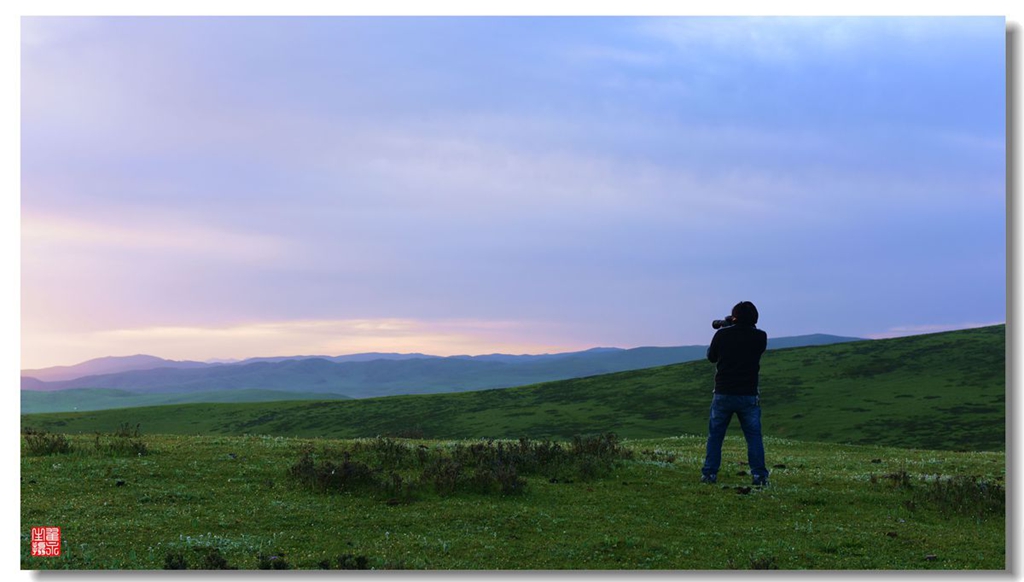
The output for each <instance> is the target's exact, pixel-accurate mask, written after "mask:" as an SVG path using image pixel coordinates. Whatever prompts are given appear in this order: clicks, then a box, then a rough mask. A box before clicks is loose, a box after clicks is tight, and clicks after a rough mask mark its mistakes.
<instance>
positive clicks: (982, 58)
mask: <svg viewBox="0 0 1024 582" xmlns="http://www.w3.org/2000/svg"><path fill="white" fill-rule="evenodd" d="M1005 35H1006V25H1005V22H1004V20H1003V18H999V17H953V18H951V17H915V18H869V17H853V18H832V17H826V18H807V17H800V18H740V17H722V18H713V17H662V18H654V17H615V18H611V17H605V18H598V17H568V18H552V17H541V18H527V17H496V18H471V17H384V18H372V17H308V18H307V17H142V18H135V17H75V18H70V17H25V18H23V19H22V21H21V151H20V155H21V168H20V169H21V205H20V206H21V294H20V296H21V366H22V368H25V369H30V368H40V367H45V366H53V365H69V364H74V363H77V362H81V361H84V360H87V359H90V358H95V357H101V356H111V355H131V354H138V353H146V354H151V355H156V356H160V357H165V358H170V359H191V360H209V359H214V358H217V359H228V358H238V359H240V358H246V357H254V356H272V355H298V354H323V355H340V354H346V353H357V352H367V351H389V352H390V351H395V352H422V353H430V354H436V355H453V354H483V353H492V352H504V353H543V352H556V351H570V350H577V349H587V348H590V347H595V346H616V347H625V348H628V347H637V346H648V345H661V346H668V345H693V344H706V343H707V342H708V341H709V340H710V337H711V335H712V333H713V330H712V328H711V326H710V322H711V320H712V319H718V318H721V317H722V316H724V315H726V314H728V312H729V310H730V309H731V307H732V305H734V304H735V303H737V302H739V301H742V300H750V301H753V302H754V303H755V304H756V305H757V306H758V309H759V310H760V313H761V320H760V322H759V327H761V328H763V329H765V330H766V331H767V332H768V333H769V335H770V336H777V337H781V336H787V335H800V334H809V333H830V334H836V335H845V336H856V337H867V338H881V337H893V336H898V335H907V334H914V333H927V332H932V331H941V330H947V329H958V328H964V327H973V326H979V325H989V324H994V323H1001V322H1004V321H1006V287H1007V279H1006V261H1007V255H1006V242H1007V238H1006V236H1007V232H1006V222H1007V198H1006V183H1005V175H1006V166H1005V158H1006V149H1005V143H1006V141H1005V140H1006V133H1005V132H1006V130H1005V126H1006V117H1005V105H1006V103H1005V98H1006V97H1005V92H1006V85H1005V70H1006V62H1005V60H1004V59H1005V57H1004V51H1005V42H1006V36H1005Z"/></svg>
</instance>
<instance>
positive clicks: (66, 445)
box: [25, 431, 71, 456]
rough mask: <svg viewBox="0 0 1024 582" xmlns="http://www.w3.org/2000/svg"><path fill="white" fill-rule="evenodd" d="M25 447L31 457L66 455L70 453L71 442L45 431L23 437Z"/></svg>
mask: <svg viewBox="0 0 1024 582" xmlns="http://www.w3.org/2000/svg"><path fill="white" fill-rule="evenodd" d="M25 446H26V447H27V448H28V453H29V454H30V455H33V456H43V455H57V454H67V453H70V452H71V441H69V440H68V437H67V436H65V435H62V434H49V433H47V432H45V431H39V432H32V433H31V434H26V435H25Z"/></svg>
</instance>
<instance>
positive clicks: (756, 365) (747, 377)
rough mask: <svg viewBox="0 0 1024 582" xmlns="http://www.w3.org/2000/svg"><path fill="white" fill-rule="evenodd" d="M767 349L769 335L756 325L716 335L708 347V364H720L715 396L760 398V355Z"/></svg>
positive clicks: (716, 378)
mask: <svg viewBox="0 0 1024 582" xmlns="http://www.w3.org/2000/svg"><path fill="white" fill-rule="evenodd" d="M767 347H768V334H766V333H765V332H763V331H761V330H760V329H757V328H756V327H755V326H753V325H743V324H736V325H733V326H731V327H723V328H722V329H720V330H718V331H717V332H715V337H713V338H711V345H710V346H708V360H710V361H711V362H712V363H716V364H718V371H717V372H716V373H715V393H717V394H733V395H738V396H756V395H757V376H758V373H759V372H760V371H761V354H763V353H764V350H765V349H766V348H767Z"/></svg>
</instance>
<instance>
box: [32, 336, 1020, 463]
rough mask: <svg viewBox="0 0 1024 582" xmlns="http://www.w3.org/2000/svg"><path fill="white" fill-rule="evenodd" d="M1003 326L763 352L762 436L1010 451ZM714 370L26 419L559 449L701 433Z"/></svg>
mask: <svg viewBox="0 0 1024 582" xmlns="http://www.w3.org/2000/svg"><path fill="white" fill-rule="evenodd" d="M1005 332H1006V328H1005V325H999V326H993V327H987V328H978V329H970V330H962V331H955V332H948V333H940V334H932V335H922V336H913V337H905V338H897V339H891V340H875V341H865V342H853V343H845V344H836V345H830V346H814V347H804V348H792V349H783V350H772V351H769V352H767V353H766V354H765V355H764V357H763V358H762V371H761V393H762V405H763V410H764V429H765V434H768V435H772V436H778V437H784V438H790V439H796V440H809V441H824V442H835V443H848V444H865V445H888V446H895V447H905V448H921V449H946V450H960V451H974V450H987V451H999V450H1003V449H1004V446H1005V430H1004V427H1005V417H1006V407H1005V392H1006V378H1005V367H1006V362H1005V349H1006V348H1005ZM713 376H714V366H713V365H712V364H710V363H708V362H706V361H704V362H687V363H683V364H677V365H672V366H664V367H658V368H650V369H645V370H637V371H631V372H621V373H615V374H608V375H602V376H593V377H589V378H581V379H576V380H566V381H558V382H548V383H544V384H537V385H533V386H524V387H519V388H507V389H498V390H483V391H477V392H463V393H453V394H431V395H417V396H394V397H387V398H373V399H366V400H346V401H333V402H308V401H306V402H268V403H251V404H193V405H178V406H161V407H145V408H132V409H122V410H104V411H96V412H85V413H68V414H36V415H23V416H22V425H23V426H32V427H37V428H45V429H47V430H50V431H59V432H68V433H89V432H94V431H109V430H113V429H114V428H115V427H117V426H119V425H120V424H121V423H124V422H128V423H131V424H133V425H134V424H141V425H142V427H143V430H144V431H146V432H149V433H165V434H205V435H244V434H271V435H280V436H306V437H333V438H358V437H372V436H376V435H388V434H391V435H418V436H423V437H425V438H434V439H449V438H463V439H464V438H480V437H493V438H518V437H520V436H529V437H531V438H558V439H568V438H571V437H572V436H573V435H575V434H585V433H598V432H615V433H617V434H619V435H620V436H622V437H627V438H657V437H665V436H670V435H677V434H701V433H703V432H704V431H706V430H707V429H706V426H707V412H708V406H709V404H710V399H711V388H712V386H713Z"/></svg>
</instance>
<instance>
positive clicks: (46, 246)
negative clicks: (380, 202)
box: [21, 212, 294, 268]
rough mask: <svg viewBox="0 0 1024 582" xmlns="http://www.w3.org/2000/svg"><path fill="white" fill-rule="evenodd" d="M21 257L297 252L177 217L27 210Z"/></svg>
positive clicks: (35, 260) (243, 257)
mask: <svg viewBox="0 0 1024 582" xmlns="http://www.w3.org/2000/svg"><path fill="white" fill-rule="evenodd" d="M21 233H22V256H23V260H25V261H26V263H28V264H29V265H39V264H42V265H46V266H47V267H49V268H52V267H54V266H55V264H59V263H60V257H61V256H66V255H69V254H78V253H85V254H93V255H102V254H104V253H115V254H116V253H124V252H130V253H139V254H142V255H149V256H150V258H152V259H158V258H159V257H160V256H164V255H171V256H173V257H175V259H179V260H180V259H184V260H189V259H194V258H196V257H202V258H205V259H214V260H223V261H230V262H243V263H246V262H248V263H261V264H265V263H266V262H268V261H275V260H279V259H282V258H285V257H287V256H289V255H290V254H292V252H293V251H292V249H293V247H294V244H293V243H292V242H290V241H289V240H287V239H284V238H281V237H275V236H267V235H263V234H253V233H245V232H239V231H232V230H227V229H224V228H220V227H213V226H208V225H204V224H199V223H195V222H191V221H189V220H187V218H186V217H185V216H184V215H183V214H181V213H179V215H178V216H173V217H168V216H165V217H163V218H151V217H138V216H121V217H120V218H118V219H116V220H114V219H111V218H107V219H105V220H102V221H100V220H89V219H82V218H74V217H67V216H59V215H40V214H36V213H32V212H28V213H25V214H23V216H22V221H21Z"/></svg>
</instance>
